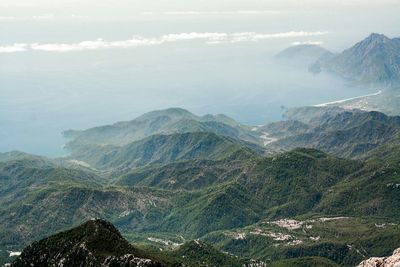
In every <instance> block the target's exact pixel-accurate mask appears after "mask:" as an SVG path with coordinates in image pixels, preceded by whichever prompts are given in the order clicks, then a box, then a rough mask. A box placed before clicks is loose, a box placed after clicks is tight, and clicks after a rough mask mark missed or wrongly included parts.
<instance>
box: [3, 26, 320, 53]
mask: <svg viewBox="0 0 400 267" xmlns="http://www.w3.org/2000/svg"><path fill="white" fill-rule="evenodd" d="M324 34H327V32H320V31H317V32H304V31H299V32H296V31H290V32H282V33H256V32H237V33H223V32H222V33H221V32H201V33H199V32H191V33H178V34H166V35H162V36H160V37H156V38H146V37H143V36H134V37H132V38H131V39H128V40H122V41H107V40H103V39H97V40H94V41H83V42H78V43H43V44H40V43H32V44H14V45H11V46H3V47H0V53H12V52H24V51H29V50H31V51H44V52H71V51H86V50H99V49H111V48H130V47H139V46H154V45H161V44H165V43H175V42H180V41H190V40H199V41H203V42H204V43H206V44H213V45H216V44H221V43H238V42H258V41H263V40H268V39H282V38H302V37H310V36H320V35H324Z"/></svg>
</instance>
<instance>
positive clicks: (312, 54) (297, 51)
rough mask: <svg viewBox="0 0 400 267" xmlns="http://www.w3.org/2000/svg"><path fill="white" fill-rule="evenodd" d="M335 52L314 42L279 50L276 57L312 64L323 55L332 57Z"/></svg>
mask: <svg viewBox="0 0 400 267" xmlns="http://www.w3.org/2000/svg"><path fill="white" fill-rule="evenodd" d="M332 55H333V54H332V53H331V52H329V51H328V50H327V49H325V48H323V47H321V46H319V45H312V44H302V45H293V46H290V47H288V48H286V49H285V50H283V51H281V52H279V53H278V54H277V55H276V58H278V59H281V60H290V61H291V62H293V61H296V62H299V63H305V64H307V65H308V64H311V63H314V62H315V61H316V60H318V59H319V58H321V57H331V56H332Z"/></svg>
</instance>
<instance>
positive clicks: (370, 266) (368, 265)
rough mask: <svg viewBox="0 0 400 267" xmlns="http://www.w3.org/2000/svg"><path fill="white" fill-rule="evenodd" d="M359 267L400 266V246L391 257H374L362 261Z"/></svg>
mask: <svg viewBox="0 0 400 267" xmlns="http://www.w3.org/2000/svg"><path fill="white" fill-rule="evenodd" d="M357 267H400V248H398V249H396V250H395V251H394V252H393V255H392V256H389V257H381V258H379V257H372V258H369V259H368V260H365V261H362V262H361V263H360V264H359V265H358V266H357Z"/></svg>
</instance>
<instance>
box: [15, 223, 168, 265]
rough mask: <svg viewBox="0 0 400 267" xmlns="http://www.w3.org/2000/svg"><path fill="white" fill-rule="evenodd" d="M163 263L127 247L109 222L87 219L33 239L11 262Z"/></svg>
mask: <svg viewBox="0 0 400 267" xmlns="http://www.w3.org/2000/svg"><path fill="white" fill-rule="evenodd" d="M11 266H14V267H19V266H21V267H23V266H121V267H122V266H132V267H134V266H143V267H145V266H149V267H157V266H160V267H161V266H164V265H163V264H162V263H160V262H157V261H156V260H153V259H149V258H148V256H147V255H146V254H145V253H144V252H142V251H140V250H139V249H137V248H135V247H133V246H131V245H130V244H129V243H128V242H127V241H126V240H125V239H123V237H122V236H121V234H120V233H119V232H118V230H117V229H116V228H115V227H114V226H113V225H112V224H110V223H108V222H106V221H103V220H98V219H94V220H90V221H88V222H86V223H84V224H83V225H81V226H79V227H76V228H74V229H71V230H69V231H66V232H62V233H59V234H56V235H54V236H51V237H48V238H46V239H43V240H41V241H38V242H34V243H33V244H31V245H30V246H28V247H27V248H25V249H24V250H23V251H22V254H21V256H20V257H18V258H17V259H16V260H15V262H14V263H13V264H12V265H11Z"/></svg>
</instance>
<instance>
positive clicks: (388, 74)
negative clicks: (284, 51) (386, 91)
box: [311, 33, 400, 85]
mask: <svg viewBox="0 0 400 267" xmlns="http://www.w3.org/2000/svg"><path fill="white" fill-rule="evenodd" d="M398 40H399V39H398V38H394V39H390V38H388V37H386V36H384V35H382V34H376V33H373V34H371V35H370V36H368V37H367V38H365V39H364V40H362V41H361V42H359V43H357V44H355V45H354V46H353V47H351V48H349V49H347V50H345V51H343V52H342V53H341V54H338V55H336V56H334V57H332V58H322V59H320V60H319V61H317V63H315V64H314V66H312V67H311V69H312V70H314V71H318V70H327V71H331V72H334V73H337V74H339V75H340V76H342V77H344V78H346V79H350V80H355V81H360V82H365V83H383V84H386V85H396V84H399V82H400V42H399V41H398Z"/></svg>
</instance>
